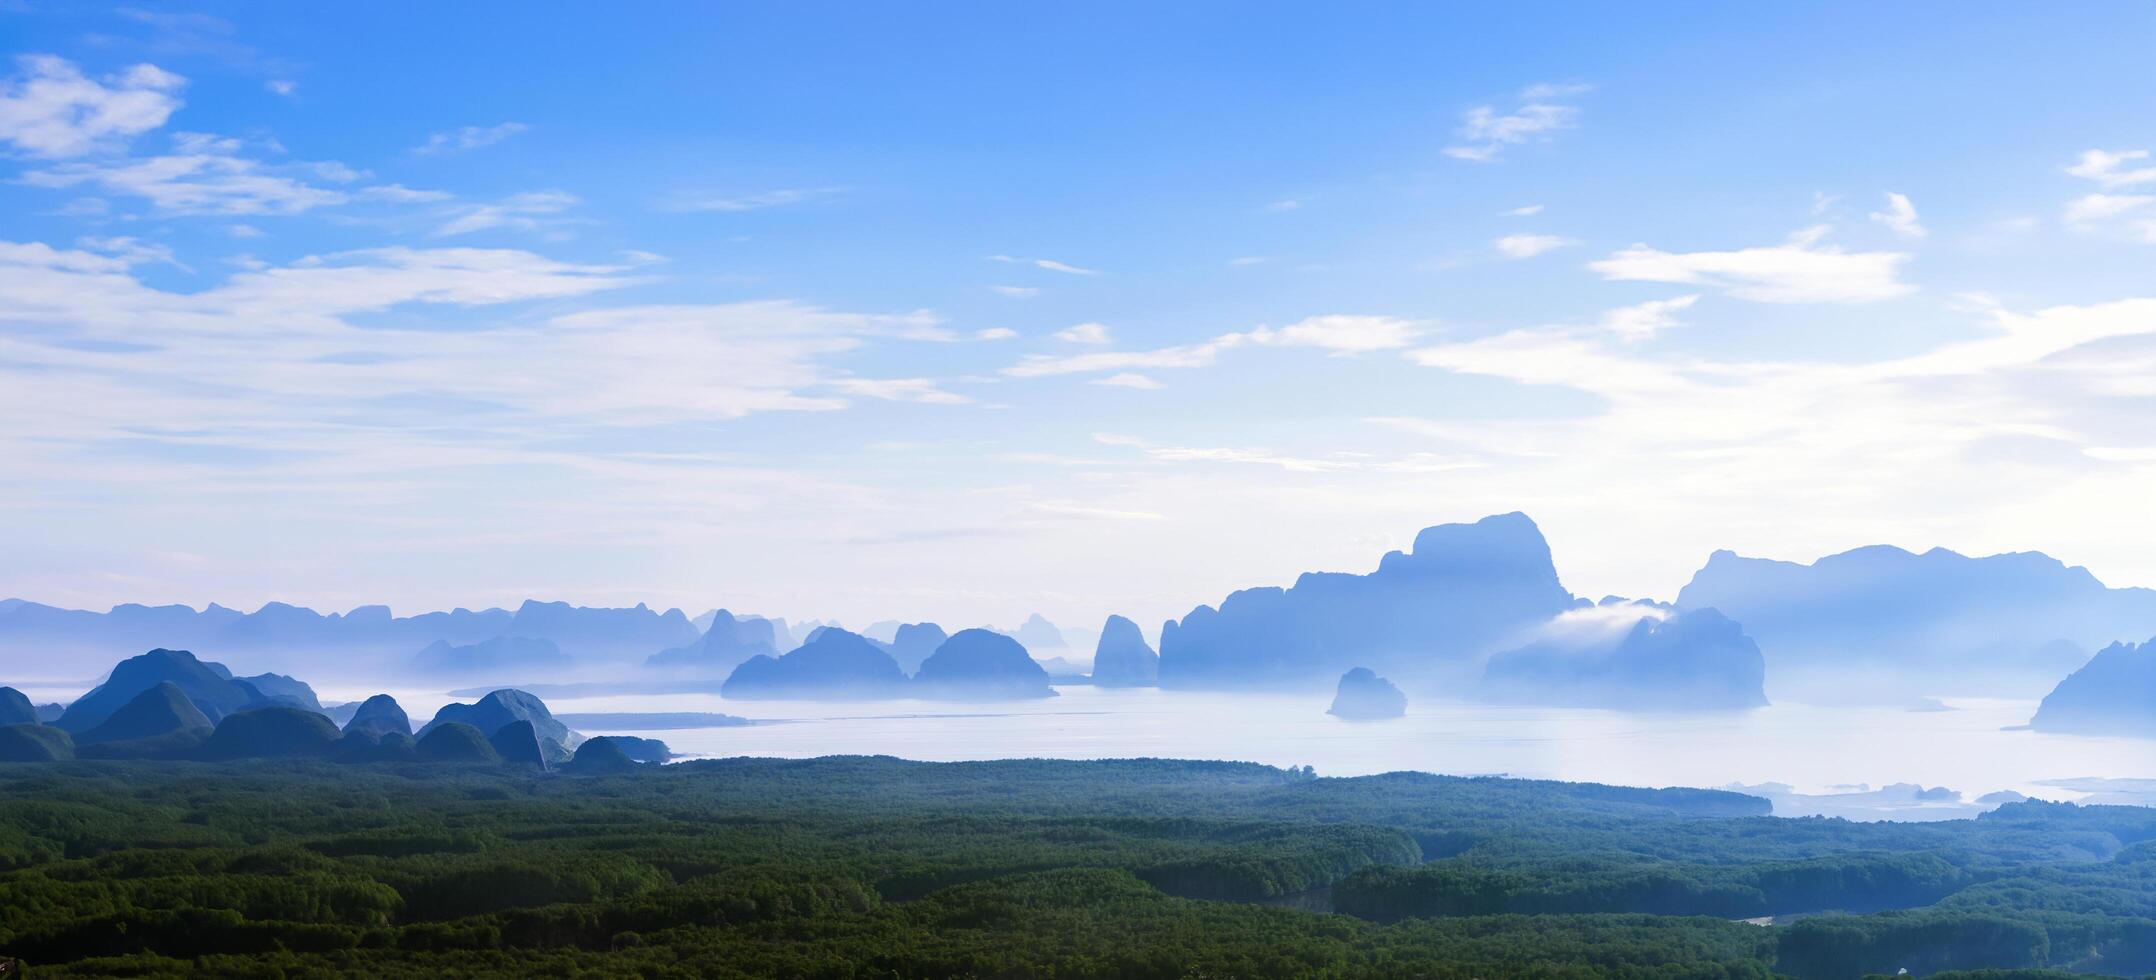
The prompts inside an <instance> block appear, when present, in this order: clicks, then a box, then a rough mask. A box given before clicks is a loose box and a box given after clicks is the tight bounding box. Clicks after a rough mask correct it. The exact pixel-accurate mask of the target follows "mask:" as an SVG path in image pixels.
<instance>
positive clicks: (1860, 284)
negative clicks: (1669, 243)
mask: <svg viewBox="0 0 2156 980" xmlns="http://www.w3.org/2000/svg"><path fill="white" fill-rule="evenodd" d="M1827 232H1828V229H1827V227H1826V226H1824V225H1820V226H1816V227H1812V228H1806V229H1804V230H1802V231H1799V232H1797V233H1796V234H1794V235H1791V236H1790V237H1789V240H1788V241H1786V242H1784V243H1782V244H1780V245H1767V246H1760V247H1755V248H1746V249H1737V250H1735V251H1726V252H1665V251H1662V250H1660V249H1657V248H1652V247H1650V246H1647V245H1634V246H1632V247H1630V248H1626V249H1622V250H1620V251H1618V252H1616V253H1614V254H1612V255H1610V256H1609V257H1608V258H1604V259H1597V260H1595V261H1593V262H1590V263H1588V268H1590V269H1593V270H1594V271H1595V272H1598V273H1601V275H1602V278H1604V279H1612V280H1626V281H1634V282H1668V283H1682V284H1687V285H1701V286H1711V287H1713V288H1716V289H1720V290H1722V291H1723V292H1725V293H1727V294H1729V295H1731V296H1734V297H1736V298H1738V299H1747V300H1751V301H1753V302H1757V303H1873V302H1878V301H1880V300H1886V299H1893V298H1895V297H1897V296H1906V295H1908V294H1909V293H1912V292H1915V291H1916V287H1915V286H1912V285H1909V284H1908V283H1905V282H1902V281H1901V278H1900V274H1901V268H1902V266H1903V265H1904V264H1906V263H1907V262H1908V261H1909V256H1908V254H1907V253H1904V252H1845V251H1843V250H1842V249H1840V248H1837V247H1835V246H1832V245H1825V244H1821V242H1822V240H1823V239H1825V237H1826V235H1827Z"/></svg>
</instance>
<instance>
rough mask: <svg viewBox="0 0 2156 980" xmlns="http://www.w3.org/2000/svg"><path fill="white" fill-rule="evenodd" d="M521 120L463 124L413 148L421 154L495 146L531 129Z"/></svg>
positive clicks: (435, 135)
mask: <svg viewBox="0 0 2156 980" xmlns="http://www.w3.org/2000/svg"><path fill="white" fill-rule="evenodd" d="M530 128H531V127H530V126H527V125H525V124H523V123H520V122H502V123H495V124H494V125H492V126H463V127H459V128H457V129H452V130H450V131H448V132H446V133H435V134H434V135H432V136H429V137H427V141H426V142H425V143H421V144H420V145H418V146H415V147H413V148H412V152H413V153H416V154H419V155H421V156H428V155H432V154H436V153H453V152H461V151H464V150H476V149H479V148H481V147H485V146H493V145H494V144H496V143H499V142H501V141H503V140H505V139H508V138H509V137H511V136H515V135H516V134H518V133H521V132H524V131H525V130H528V129H530Z"/></svg>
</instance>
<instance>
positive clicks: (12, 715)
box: [0, 687, 40, 725]
mask: <svg viewBox="0 0 2156 980" xmlns="http://www.w3.org/2000/svg"><path fill="white" fill-rule="evenodd" d="M36 724H40V721H39V719H38V716H37V706H36V705H33V704H31V703H30V699H29V698H26V697H24V696H23V693H22V692H21V691H18V690H16V689H14V688H12V687H0V725H36Z"/></svg>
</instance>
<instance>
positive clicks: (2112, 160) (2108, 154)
mask: <svg viewBox="0 0 2156 980" xmlns="http://www.w3.org/2000/svg"><path fill="white" fill-rule="evenodd" d="M2148 158H2149V151H2147V150H2115V151H2107V150H2083V151H2081V159H2080V160H2079V161H2077V162H2075V164H2074V165H2073V166H2071V167H2068V168H2066V172H2067V173H2069V174H2072V175H2074V176H2076V177H2080V178H2082V179H2083V180H2093V181H2095V182H2097V183H2098V184H2100V185H2102V186H2104V187H2106V188H2117V187H2136V186H2139V185H2141V184H2156V167H2132V168H2128V167H2127V164H2131V163H2139V162H2141V161H2143V160H2147V159H2148Z"/></svg>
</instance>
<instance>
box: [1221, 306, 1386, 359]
mask: <svg viewBox="0 0 2156 980" xmlns="http://www.w3.org/2000/svg"><path fill="white" fill-rule="evenodd" d="M1421 332H1422V328H1421V327H1420V326H1418V325H1416V324H1415V323H1414V322H1413V321H1410V320H1402V319H1400V318H1398V317H1389V316H1356V315H1350V314H1338V313H1336V314H1330V315H1326V316H1313V317H1306V318H1304V319H1302V320H1297V321H1296V322H1294V323H1291V324H1288V325H1287V326H1285V327H1281V328H1279V329H1277V330H1275V329H1273V328H1271V327H1259V328H1257V329H1255V330H1252V331H1250V332H1249V333H1247V334H1242V335H1241V336H1242V337H1245V338H1247V339H1248V340H1249V341H1250V342H1251V343H1254V344H1265V345H1269V346H1275V347H1318V348H1322V349H1325V350H1329V351H1333V352H1335V353H1341V354H1363V353H1368V352H1370V351H1380V350H1393V349H1395V348H1400V347H1406V346H1407V345H1408V344H1410V343H1412V342H1413V341H1414V339H1415V337H1416V336H1417V335H1418V334H1420V333H1421ZM1231 336H1234V335H1231Z"/></svg>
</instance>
